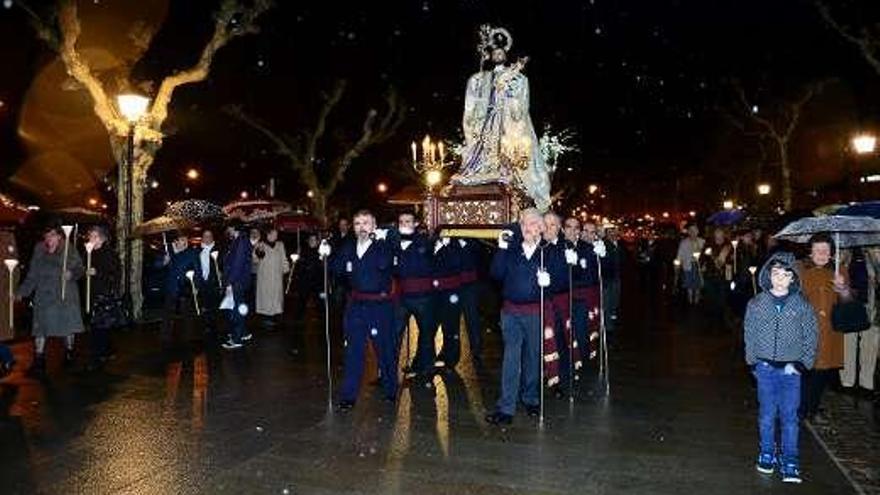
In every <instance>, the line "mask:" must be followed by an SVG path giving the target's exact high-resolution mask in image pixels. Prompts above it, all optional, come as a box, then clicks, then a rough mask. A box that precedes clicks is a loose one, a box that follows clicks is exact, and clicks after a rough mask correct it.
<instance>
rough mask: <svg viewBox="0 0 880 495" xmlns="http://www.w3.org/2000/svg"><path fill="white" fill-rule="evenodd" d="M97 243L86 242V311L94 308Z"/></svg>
mask: <svg viewBox="0 0 880 495" xmlns="http://www.w3.org/2000/svg"><path fill="white" fill-rule="evenodd" d="M94 249H95V245H94V244H92V243H91V242H87V243H86V313H87V314H88V313H90V312H91V308H92V274H91V271H92V251H93V250H94Z"/></svg>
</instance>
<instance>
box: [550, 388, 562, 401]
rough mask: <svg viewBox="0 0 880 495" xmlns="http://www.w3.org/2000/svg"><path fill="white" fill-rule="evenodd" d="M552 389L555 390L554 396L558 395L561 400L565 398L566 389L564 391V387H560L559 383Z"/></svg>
mask: <svg viewBox="0 0 880 495" xmlns="http://www.w3.org/2000/svg"><path fill="white" fill-rule="evenodd" d="M552 391H553V397H556V398H557V399H559V400H562V399H564V398H565V391H563V390H562V387H560V386H559V385H557V386H555V387H553V388H552Z"/></svg>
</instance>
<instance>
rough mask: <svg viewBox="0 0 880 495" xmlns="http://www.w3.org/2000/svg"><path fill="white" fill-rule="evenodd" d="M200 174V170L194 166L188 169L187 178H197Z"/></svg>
mask: <svg viewBox="0 0 880 495" xmlns="http://www.w3.org/2000/svg"><path fill="white" fill-rule="evenodd" d="M199 175H200V174H199V171H198V170H196V169H194V168H191V169H189V170H187V171H186V178H187V179H189V180H197V179H198V178H199Z"/></svg>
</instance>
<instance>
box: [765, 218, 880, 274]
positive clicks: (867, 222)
mask: <svg viewBox="0 0 880 495" xmlns="http://www.w3.org/2000/svg"><path fill="white" fill-rule="evenodd" d="M822 232H828V233H831V234H834V244H835V246H837V249H838V250H839V249H840V248H847V247H856V246H873V245H877V244H880V220H876V219H874V218H870V217H847V216H840V215H829V216H827V217H806V218H801V219H800V220H797V221H795V222H792V223H790V224H788V225H787V226H786V227H785V228H784V229H782V230H780V231H779V232H778V233H777V234H776V235H774V236H773V237H775V238H776V239H783V240H787V241H792V242H797V243H801V244H804V243H807V242H809V241H810V238H811V237H812V236H813V234H819V233H822ZM839 271H840V256H839V255H838V256H835V260H834V272H835V273H838V272H839Z"/></svg>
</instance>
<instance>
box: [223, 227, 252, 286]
mask: <svg viewBox="0 0 880 495" xmlns="http://www.w3.org/2000/svg"><path fill="white" fill-rule="evenodd" d="M252 263H253V245H252V244H251V241H250V239H248V237H247V236H246V235H243V234H239V236H238V237H236V238H235V240H233V241H232V244H231V245H230V246H229V248H228V250H227V251H226V256H225V257H224V258H223V282H224V285H226V286H232V292H233V294H234V296H235V300H236V301H243V300H244V294H245V292H247V290H248V289H249V288H250V286H251V272H252V270H253V265H252Z"/></svg>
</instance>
